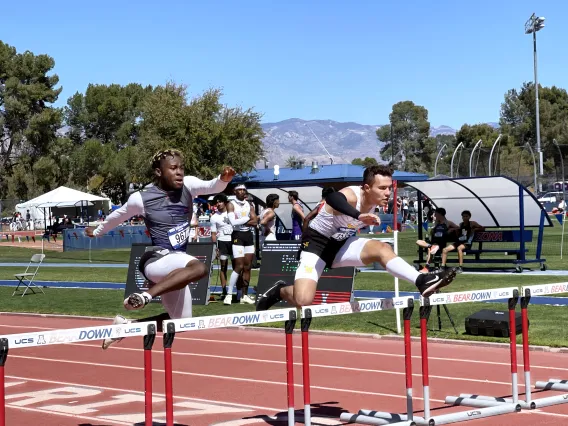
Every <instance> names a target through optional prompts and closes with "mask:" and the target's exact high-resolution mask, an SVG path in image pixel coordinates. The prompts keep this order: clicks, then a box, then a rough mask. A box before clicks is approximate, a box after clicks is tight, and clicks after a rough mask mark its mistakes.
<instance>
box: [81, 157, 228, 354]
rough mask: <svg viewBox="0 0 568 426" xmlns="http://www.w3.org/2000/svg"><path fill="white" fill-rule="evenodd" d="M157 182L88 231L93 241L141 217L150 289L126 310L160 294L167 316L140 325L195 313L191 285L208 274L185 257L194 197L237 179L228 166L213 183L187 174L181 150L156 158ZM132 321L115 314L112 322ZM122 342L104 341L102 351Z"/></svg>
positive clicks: (126, 303)
mask: <svg viewBox="0 0 568 426" xmlns="http://www.w3.org/2000/svg"><path fill="white" fill-rule="evenodd" d="M152 169H153V171H154V178H155V182H154V184H150V185H148V186H146V187H145V188H143V189H142V190H141V191H138V192H135V193H133V194H131V195H130V197H129V198H128V201H127V202H126V203H125V204H124V205H123V206H122V207H120V208H119V209H117V210H115V211H114V212H112V214H110V215H109V216H108V217H107V220H106V222H104V223H103V224H101V225H99V226H98V227H97V228H96V229H93V228H87V229H86V231H85V233H86V234H87V235H88V236H89V237H97V236H100V235H103V234H104V233H106V232H108V231H110V230H111V229H113V228H115V227H117V226H118V225H120V224H121V223H122V222H124V221H125V220H128V219H129V218H131V217H132V216H142V217H143V218H144V222H145V224H146V228H147V229H148V232H149V233H150V238H151V240H152V247H148V248H147V249H146V252H145V253H144V254H143V255H142V257H141V259H140V264H139V269H140V272H141V273H142V275H143V276H144V277H145V278H146V280H147V282H148V287H149V288H148V291H146V292H142V293H133V294H131V295H130V296H129V297H128V298H126V299H125V300H124V307H125V308H126V309H127V310H133V309H141V308H143V307H145V306H146V305H147V304H148V303H150V301H151V300H152V299H153V298H154V297H157V296H161V298H162V304H163V305H164V308H165V309H166V312H167V313H165V314H161V315H158V316H157V317H153V318H145V319H143V320H139V321H157V322H158V325H159V327H161V323H162V321H163V320H165V319H177V318H187V317H191V315H192V298H191V292H190V290H189V287H188V284H189V283H191V282H196V281H198V280H199V279H201V278H202V277H204V276H205V275H207V273H208V271H207V268H206V267H205V265H204V264H203V263H202V262H200V261H199V260H197V259H196V258H194V257H193V256H190V255H189V254H187V253H186V248H187V243H188V240H189V235H190V221H191V219H192V216H193V199H194V198H195V197H197V196H199V195H206V194H215V193H219V192H221V191H223V190H224V189H225V188H226V186H227V184H228V183H229V182H230V181H231V180H232V178H233V176H234V175H235V170H233V168H231V167H225V168H224V169H223V171H222V173H221V174H220V175H219V176H218V177H217V178H215V179H212V180H209V181H204V180H201V179H199V178H197V177H194V176H185V175H184V171H185V170H184V165H183V156H182V154H181V152H180V151H178V150H175V149H167V150H164V151H160V152H158V153H157V154H156V155H154V157H153V158H152ZM128 322H130V321H129V320H127V319H126V318H124V317H123V316H121V315H117V316H116V317H115V319H114V324H126V323H128ZM119 340H121V339H105V340H104V342H103V349H107V348H108V347H109V346H110V345H111V344H113V343H114V342H117V341H119Z"/></svg>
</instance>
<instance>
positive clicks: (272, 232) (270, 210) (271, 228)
mask: <svg viewBox="0 0 568 426" xmlns="http://www.w3.org/2000/svg"><path fill="white" fill-rule="evenodd" d="M279 205H280V197H279V196H278V194H268V196H267V197H266V208H265V209H264V210H263V211H262V214H261V215H260V224H261V225H262V227H263V232H262V235H263V236H264V241H276V213H275V212H274V209H277V208H278V206H279Z"/></svg>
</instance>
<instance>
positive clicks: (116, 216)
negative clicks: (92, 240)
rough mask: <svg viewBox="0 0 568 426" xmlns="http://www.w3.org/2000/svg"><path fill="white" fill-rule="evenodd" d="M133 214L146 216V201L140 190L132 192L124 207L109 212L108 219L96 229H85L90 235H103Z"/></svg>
mask: <svg viewBox="0 0 568 426" xmlns="http://www.w3.org/2000/svg"><path fill="white" fill-rule="evenodd" d="M133 216H144V203H143V202H142V195H140V192H135V193H134V194H132V195H131V196H130V197H129V198H128V201H127V202H126V203H124V205H123V206H122V207H120V208H118V209H116V210H115V211H113V212H112V213H111V214H109V215H108V216H107V218H106V221H105V222H103V223H101V224H100V225H99V226H97V227H96V229H94V230H93V229H92V228H87V229H85V234H86V235H87V236H89V237H97V236H99V235H103V234H104V233H106V232H108V231H110V230H111V229H114V228H116V227H117V226H118V225H120V224H121V223H122V222H124V221H125V220H128V219H130V218H131V217H133Z"/></svg>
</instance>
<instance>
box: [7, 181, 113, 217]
mask: <svg viewBox="0 0 568 426" xmlns="http://www.w3.org/2000/svg"><path fill="white" fill-rule="evenodd" d="M95 203H96V205H97V206H98V205H100V207H101V208H103V209H105V210H106V211H107V212H108V211H110V207H111V202H110V199H109V198H105V197H99V196H98V195H93V194H89V193H86V192H81V191H77V190H76V189H72V188H67V187H66V186H60V187H59V188H56V189H54V190H52V191H49V192H47V193H45V194H43V195H40V196H39V197H36V198H34V199H32V200H29V201H26V202H25V203H21V204H18V205H16V209H17V210H18V211H19V212H20V213H21V214H22V217H26V211H27V210H29V211H30V214H31V217H32V220H34V221H43V220H44V217H50V216H51V209H52V208H63V207H88V206H93V205H95Z"/></svg>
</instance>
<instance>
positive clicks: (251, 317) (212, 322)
mask: <svg viewBox="0 0 568 426" xmlns="http://www.w3.org/2000/svg"><path fill="white" fill-rule="evenodd" d="M291 312H294V315H295V314H296V309H295V308H284V309H274V310H270V311H262V312H245V313H242V314H226V315H212V316H208V317H196V318H181V319H175V320H166V321H164V323H163V326H164V330H167V331H168V332H170V330H171V327H172V326H173V327H174V328H173V330H172V332H174V333H181V332H184V331H192V330H204V329H211V328H225V327H240V326H245V325H257V324H267V323H272V322H282V321H287V320H288V319H290V313H291Z"/></svg>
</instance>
